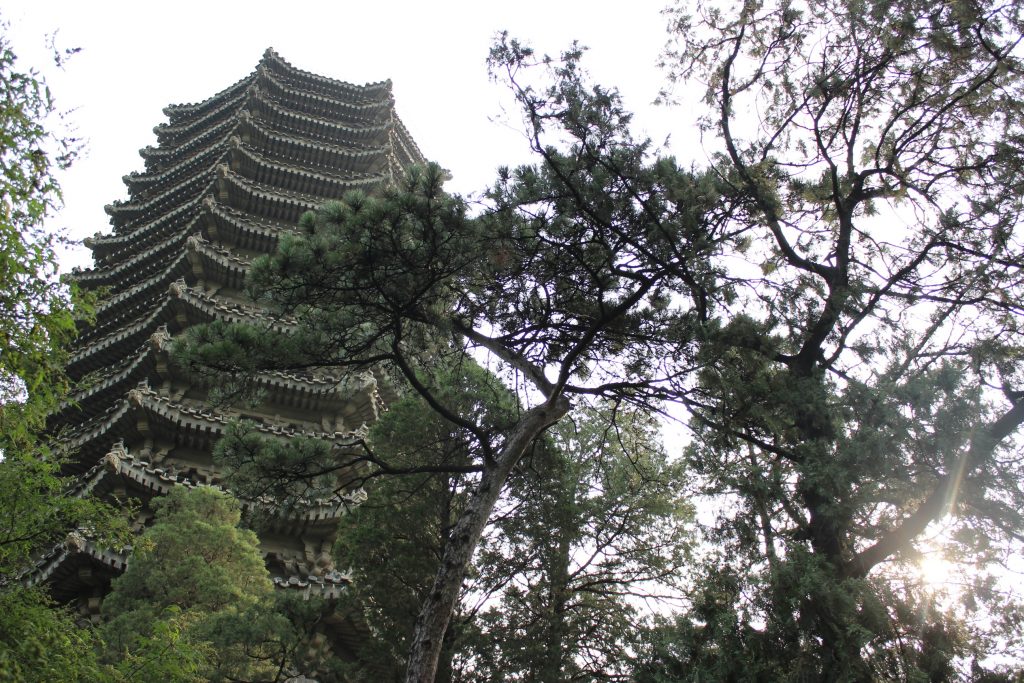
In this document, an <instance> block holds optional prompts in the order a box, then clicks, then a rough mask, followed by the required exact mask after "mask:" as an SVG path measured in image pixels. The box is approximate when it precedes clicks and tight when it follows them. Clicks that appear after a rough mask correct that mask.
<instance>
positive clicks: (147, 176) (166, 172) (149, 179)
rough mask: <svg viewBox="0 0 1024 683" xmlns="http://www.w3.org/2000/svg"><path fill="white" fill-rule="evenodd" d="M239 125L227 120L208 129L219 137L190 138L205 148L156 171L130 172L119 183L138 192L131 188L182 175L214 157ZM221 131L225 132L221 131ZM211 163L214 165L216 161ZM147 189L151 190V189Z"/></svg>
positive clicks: (232, 120)
mask: <svg viewBox="0 0 1024 683" xmlns="http://www.w3.org/2000/svg"><path fill="white" fill-rule="evenodd" d="M240 124H241V119H238V118H233V119H228V120H226V121H224V122H223V124H222V125H219V126H217V127H216V128H211V129H210V131H211V132H214V133H221V134H220V135H203V136H200V137H198V138H192V140H194V141H198V142H199V143H204V144H205V146H203V147H200V149H198V150H197V151H194V152H193V153H191V154H189V155H188V156H186V157H184V158H181V159H177V160H175V161H174V163H172V164H170V165H168V166H166V167H164V168H163V169H161V170H158V171H144V172H142V173H140V172H138V171H132V172H131V173H129V174H128V175H124V176H121V181H122V182H123V183H124V184H125V185H126V186H128V188H129V192H138V191H139V189H135V188H132V186H133V185H134V186H136V187H138V186H142V185H150V186H154V185H157V186H158V185H160V184H161V183H163V182H165V181H166V180H167V179H169V178H172V177H174V176H178V175H183V172H184V171H186V170H187V169H188V168H189V167H190V166H193V165H195V164H197V163H199V160H200V159H202V158H204V157H207V156H210V155H214V154H215V153H216V151H217V148H218V147H221V146H224V145H225V144H226V143H227V141H228V140H230V139H231V136H232V135H234V134H235V132H236V131H237V129H238V127H239V125H240ZM221 129H226V130H223V131H221ZM196 146H197V147H198V146H199V145H196ZM211 163H216V161H213V162H211ZM149 189H152V187H150V188H149Z"/></svg>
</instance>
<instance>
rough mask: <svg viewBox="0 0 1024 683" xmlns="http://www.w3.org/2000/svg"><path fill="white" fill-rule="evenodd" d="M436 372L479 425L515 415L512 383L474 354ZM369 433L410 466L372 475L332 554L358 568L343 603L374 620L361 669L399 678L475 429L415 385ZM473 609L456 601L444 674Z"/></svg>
mask: <svg viewBox="0 0 1024 683" xmlns="http://www.w3.org/2000/svg"><path fill="white" fill-rule="evenodd" d="M432 374H433V377H432V378H431V380H432V385H433V386H434V387H435V391H434V395H435V396H436V397H437V398H438V400H441V401H443V402H444V405H446V406H453V407H458V408H461V409H465V410H466V412H470V410H471V409H473V408H474V407H475V408H476V412H475V418H476V421H475V426H476V427H477V428H479V429H483V430H494V429H501V428H504V427H505V426H506V425H507V424H508V422H509V421H510V420H511V419H512V418H513V417H514V415H515V412H516V410H517V406H516V403H515V401H514V399H513V397H512V395H511V394H510V392H509V391H508V390H507V389H505V388H504V387H502V386H500V385H499V384H498V383H497V382H495V380H494V378H493V377H492V376H491V375H489V374H488V373H487V372H485V371H484V370H483V369H482V368H480V367H479V366H478V365H477V364H475V363H473V362H472V361H470V360H468V359H466V360H464V361H463V362H461V363H458V364H456V365H454V366H446V365H440V366H439V367H437V368H435V369H434V371H433V373H432ZM368 442H369V447H370V449H371V451H372V454H373V457H374V459H375V460H376V461H377V462H380V463H387V465H388V466H389V467H390V468H391V469H392V470H395V469H399V470H411V471H407V472H406V473H405V474H402V475H394V474H392V475H390V476H378V477H375V478H374V479H372V480H371V481H369V482H368V484H367V491H368V494H369V496H368V499H367V501H366V502H365V503H363V504H362V505H361V506H359V507H358V508H356V509H354V510H352V511H351V512H350V513H349V514H348V515H346V516H345V517H344V518H343V519H342V522H341V526H340V528H339V531H338V541H337V543H336V545H335V556H336V558H337V563H338V565H339V566H344V567H349V568H350V569H351V572H352V586H351V588H350V590H349V591H347V593H346V595H345V596H344V597H343V598H342V601H343V605H349V606H351V608H352V609H353V610H354V611H356V612H357V613H359V614H361V615H363V616H364V618H365V621H366V623H367V624H368V625H369V627H370V628H369V633H368V634H367V637H366V638H365V639H364V640H363V642H362V643H361V644H360V646H359V652H358V653H357V655H358V657H359V659H360V661H361V662H362V667H361V668H363V669H364V675H366V676H367V677H368V678H370V679H372V680H382V679H383V680H388V681H391V680H402V675H403V674H404V671H405V660H406V655H407V653H408V650H409V647H410V644H411V639H412V633H413V625H414V624H415V621H416V617H417V615H418V613H419V611H420V605H421V604H422V603H423V601H424V598H425V596H426V594H427V592H428V591H429V590H430V588H431V585H432V583H433V580H434V576H435V574H436V573H437V568H438V566H439V564H440V562H441V558H442V555H443V553H444V546H445V543H446V542H447V540H448V537H449V534H450V533H451V530H452V527H453V526H454V524H455V522H456V520H457V519H458V517H459V514H460V513H461V511H462V509H463V507H464V506H465V503H466V497H467V490H468V488H469V487H470V486H471V485H472V483H473V479H474V478H475V474H474V473H473V471H472V469H471V467H470V466H471V465H472V463H473V462H474V461H478V460H479V459H480V454H479V452H478V450H479V447H478V445H477V444H476V443H475V440H474V438H473V435H472V434H471V433H469V432H468V431H467V430H464V429H459V428H458V427H456V426H455V425H453V424H451V423H450V422H448V421H447V420H445V419H444V418H442V417H441V416H440V415H439V414H438V413H437V412H435V411H433V410H432V409H431V408H430V407H429V406H428V405H426V404H425V403H424V401H423V399H422V398H421V397H418V396H415V395H411V396H406V397H404V398H403V399H402V400H400V401H398V402H397V403H395V404H394V405H392V406H391V407H390V408H389V410H388V412H387V413H385V414H384V415H383V416H382V417H381V419H380V420H379V421H378V422H377V423H376V424H375V425H374V426H373V428H372V429H371V431H370V434H369V435H368ZM468 618H469V615H468V614H465V613H464V612H462V611H461V610H460V612H459V613H458V614H456V616H455V624H454V625H453V627H452V628H451V629H450V630H449V632H448V633H447V634H446V636H445V644H444V650H443V652H442V655H441V659H442V663H441V666H440V667H439V672H438V675H437V680H439V681H445V680H451V679H452V676H453V671H452V659H453V657H454V656H455V655H456V653H457V651H458V649H459V648H460V647H461V640H462V638H461V635H460V634H461V632H462V630H463V629H464V627H465V621H466V620H467V619H468ZM354 680H359V679H358V678H355V679H354Z"/></svg>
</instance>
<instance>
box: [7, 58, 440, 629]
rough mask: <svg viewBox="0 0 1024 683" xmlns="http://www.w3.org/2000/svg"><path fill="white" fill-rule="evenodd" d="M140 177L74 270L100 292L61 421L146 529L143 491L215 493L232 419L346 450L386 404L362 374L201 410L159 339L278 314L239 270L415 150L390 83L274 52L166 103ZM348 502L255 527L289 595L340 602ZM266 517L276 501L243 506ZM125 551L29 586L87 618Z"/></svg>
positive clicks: (81, 457)
mask: <svg viewBox="0 0 1024 683" xmlns="http://www.w3.org/2000/svg"><path fill="white" fill-rule="evenodd" d="M164 113H165V114H166V116H167V119H168V120H167V122H166V123H162V124H160V125H158V126H157V127H156V128H155V129H154V132H155V133H156V136H157V140H158V143H157V145H155V146H153V147H147V148H145V149H143V150H142V151H141V154H142V157H143V159H144V160H145V169H144V170H143V171H141V172H137V173H131V174H129V175H127V176H125V177H124V183H125V185H126V186H127V189H128V199H126V200H124V201H119V202H114V203H112V204H110V205H108V206H107V207H106V210H107V213H108V214H109V215H110V223H111V225H112V226H113V230H112V231H111V232H109V233H106V234H99V233H98V234H96V235H95V236H94V237H92V238H90V239H88V240H86V246H88V247H89V248H90V249H91V250H92V253H93V258H94V262H95V266H94V267H93V268H91V269H88V270H82V271H77V272H76V273H75V274H74V277H75V279H76V280H77V281H78V283H79V285H80V286H81V287H83V288H85V289H91V290H98V289H100V288H103V289H102V291H103V292H104V298H103V303H102V305H100V306H99V308H98V311H97V315H96V320H95V323H94V324H93V325H91V326H90V327H88V328H86V329H83V330H82V332H81V335H80V338H79V340H78V344H77V347H76V348H75V349H74V351H73V353H72V355H71V359H70V363H69V366H68V371H69V373H70V374H71V376H72V378H74V379H76V380H79V381H80V386H81V388H80V389H79V391H78V393H77V394H76V395H75V396H74V397H73V401H70V402H69V403H68V404H67V405H66V406H65V407H64V408H63V409H62V410H61V411H59V412H58V414H56V415H54V416H53V419H52V423H53V426H54V428H56V429H60V430H62V434H63V437H64V440H65V442H66V443H67V444H68V446H69V447H70V448H71V449H72V452H73V454H74V455H73V459H72V461H71V464H70V465H69V469H70V470H71V471H73V472H75V473H77V474H78V475H80V477H81V485H80V490H81V492H82V493H85V492H91V493H93V494H104V495H119V496H129V497H135V498H138V499H140V500H142V501H143V503H144V504H143V507H142V512H141V515H140V518H139V519H138V520H137V522H138V525H139V526H140V528H141V527H142V526H144V525H145V524H146V523H147V522H148V515H149V512H148V509H149V508H148V505H146V503H147V502H148V501H149V500H151V499H152V498H153V497H154V496H159V495H162V494H163V493H166V492H167V491H168V490H169V489H170V488H171V487H174V486H196V485H220V483H221V480H222V473H221V472H220V471H219V469H218V467H217V465H216V464H215V463H214V462H213V460H212V458H211V451H212V449H213V445H214V443H215V442H216V440H217V439H218V438H219V437H220V435H221V434H222V433H223V431H224V429H225V427H226V426H227V424H228V423H229V422H230V421H231V420H232V419H234V418H237V417H239V416H244V417H247V418H251V419H253V420H254V421H255V422H256V423H257V425H258V429H259V430H261V431H262V432H263V433H265V434H266V435H268V436H270V437H272V438H281V439H287V438H291V437H293V436H294V435H298V434H302V435H308V436H315V437H318V438H322V439H329V440H332V441H334V442H335V443H336V444H337V446H338V447H339V448H343V449H344V448H349V447H350V448H357V447H358V436H359V433H360V430H361V429H362V428H363V426H364V425H366V424H368V423H371V422H372V421H373V420H374V419H376V416H377V414H378V411H379V409H380V408H381V403H382V399H381V391H380V389H379V387H378V385H377V381H376V379H375V378H374V377H373V376H372V375H370V374H368V373H367V374H358V375H348V376H326V375H306V376H299V375H289V374H286V373H273V374H267V375H266V376H263V377H261V378H259V380H258V381H259V382H260V384H261V388H262V389H263V391H262V392H261V395H262V396H264V397H265V398H264V400H263V403H262V404H261V405H259V406H256V407H251V408H250V407H246V408H245V409H239V410H232V409H227V408H214V407H211V406H210V405H209V404H208V402H207V400H206V394H205V392H204V390H203V389H202V388H201V387H198V386H193V385H192V384H190V383H189V381H188V380H187V379H186V378H185V377H183V376H181V374H180V373H177V372H176V371H175V369H174V367H173V366H172V364H171V363H170V362H169V359H168V356H167V353H168V344H169V343H170V342H171V340H172V339H173V338H174V337H175V336H176V335H178V334H180V333H181V332H182V331H183V330H185V329H186V328H188V327H189V326H191V325H195V324H198V323H204V322H209V321H213V320H224V321H254V320H259V321H266V322H270V323H271V324H274V325H287V324H288V323H287V321H280V320H271V319H270V318H269V317H268V316H267V314H266V313H265V312H264V311H263V310H261V309H260V308H259V307H258V306H256V305H255V304H254V303H253V302H252V301H250V300H248V299H247V297H246V295H245V293H244V291H243V282H244V278H245V273H246V270H247V268H248V265H249V263H250V262H251V261H252V259H253V258H254V257H256V256H257V255H259V254H263V253H268V252H271V251H272V250H273V249H274V248H275V247H276V244H277V240H278V237H279V236H280V235H281V234H282V233H285V232H288V231H292V230H294V229H295V226H296V223H297V222H298V219H299V217H300V216H301V215H302V213H304V212H305V211H307V210H309V209H312V208H315V207H316V206H318V205H320V204H321V203H323V202H324V201H326V200H329V199H335V198H340V197H341V196H342V195H343V194H344V193H345V192H347V191H348V190H351V189H357V188H358V189H363V190H368V191H373V190H374V189H375V188H379V187H381V186H383V185H386V184H387V183H389V182H390V181H391V180H392V179H394V178H395V177H396V176H398V175H399V174H401V173H403V169H405V168H406V167H408V166H409V165H411V164H415V163H421V162H422V161H423V157H422V155H421V154H420V152H419V149H418V148H417V147H416V144H415V143H414V142H413V141H412V138H411V137H410V136H409V133H408V131H407V130H406V128H405V126H404V125H403V124H402V122H401V120H400V119H399V118H398V116H397V115H396V114H395V110H394V101H393V98H392V94H391V84H390V82H388V81H384V82H380V83H371V84H368V85H362V86H356V85H351V84H348V83H343V82H341V81H336V80H333V79H329V78H324V77H321V76H316V75H314V74H311V73H307V72H305V71H301V70H299V69H296V68H294V67H293V66H291V65H290V64H288V63H287V62H285V61H284V60H283V59H281V57H279V56H278V55H277V54H276V53H275V52H273V51H272V50H268V51H267V52H266V53H265V54H264V56H263V59H262V60H261V61H260V62H259V64H258V66H257V67H256V70H255V71H253V72H252V73H251V74H250V75H248V76H247V77H245V78H243V79H242V80H240V81H238V82H237V83H235V84H233V85H231V86H230V87H228V88H226V89H225V90H223V91H221V92H220V93H218V94H216V95H214V96H213V97H211V98H209V99H207V100H205V101H203V102H199V103H195V104H182V105H173V106H169V107H167V108H165V109H164ZM358 499H359V492H349V493H347V494H344V495H338V496H335V497H334V498H331V499H327V500H309V501H306V502H305V505H304V506H299V507H293V508H290V509H289V510H287V511H282V510H279V511H278V512H277V515H276V518H274V519H273V521H272V522H271V523H270V524H268V525H267V526H266V529H265V530H264V531H263V532H262V534H261V544H262V548H263V551H264V554H265V558H266V561H267V566H268V568H270V570H271V573H272V576H273V579H274V583H275V585H276V586H278V587H279V588H281V589H282V590H298V591H302V592H303V593H304V594H310V595H313V594H316V595H324V596H328V597H329V596H332V595H336V594H337V591H338V590H340V589H341V588H342V587H343V586H344V584H345V583H346V578H345V576H344V575H343V573H342V572H340V571H339V570H338V569H336V568H335V567H334V566H333V565H332V563H331V559H330V552H329V551H330V548H331V545H332V543H333V540H334V533H335V529H336V520H337V518H338V515H340V514H343V512H344V510H345V509H346V506H349V505H351V504H354V503H356V502H358ZM243 504H244V505H245V506H246V507H247V508H253V507H261V506H262V507H263V508H265V510H264V511H266V509H269V510H274V509H275V501H272V500H258V501H243ZM127 561H128V558H127V556H126V555H125V554H122V553H118V552H115V551H111V550H101V549H99V548H97V547H95V546H94V545H92V544H91V543H90V541H89V540H88V538H86V537H84V536H82V535H80V534H78V533H74V534H72V535H70V536H69V538H68V541H67V542H66V543H64V544H63V545H62V546H60V547H57V548H54V549H53V551H52V552H50V553H49V554H48V555H46V556H45V557H43V558H41V561H40V563H39V564H38V566H37V568H36V569H35V570H34V571H33V572H32V573H31V575H28V576H26V577H25V580H26V581H41V580H45V581H47V582H48V583H49V584H50V585H51V586H52V588H53V592H54V594H55V595H56V596H57V597H58V598H59V599H61V600H63V601H66V602H77V603H78V605H79V607H80V610H81V611H82V613H83V615H88V616H93V617H95V615H96V614H97V610H98V607H99V604H100V602H101V600H102V597H103V595H104V594H105V593H106V591H107V590H108V589H109V582H110V580H111V578H112V577H113V576H115V575H117V574H118V573H119V572H121V571H123V569H124V566H125V563H126V562H127Z"/></svg>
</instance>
